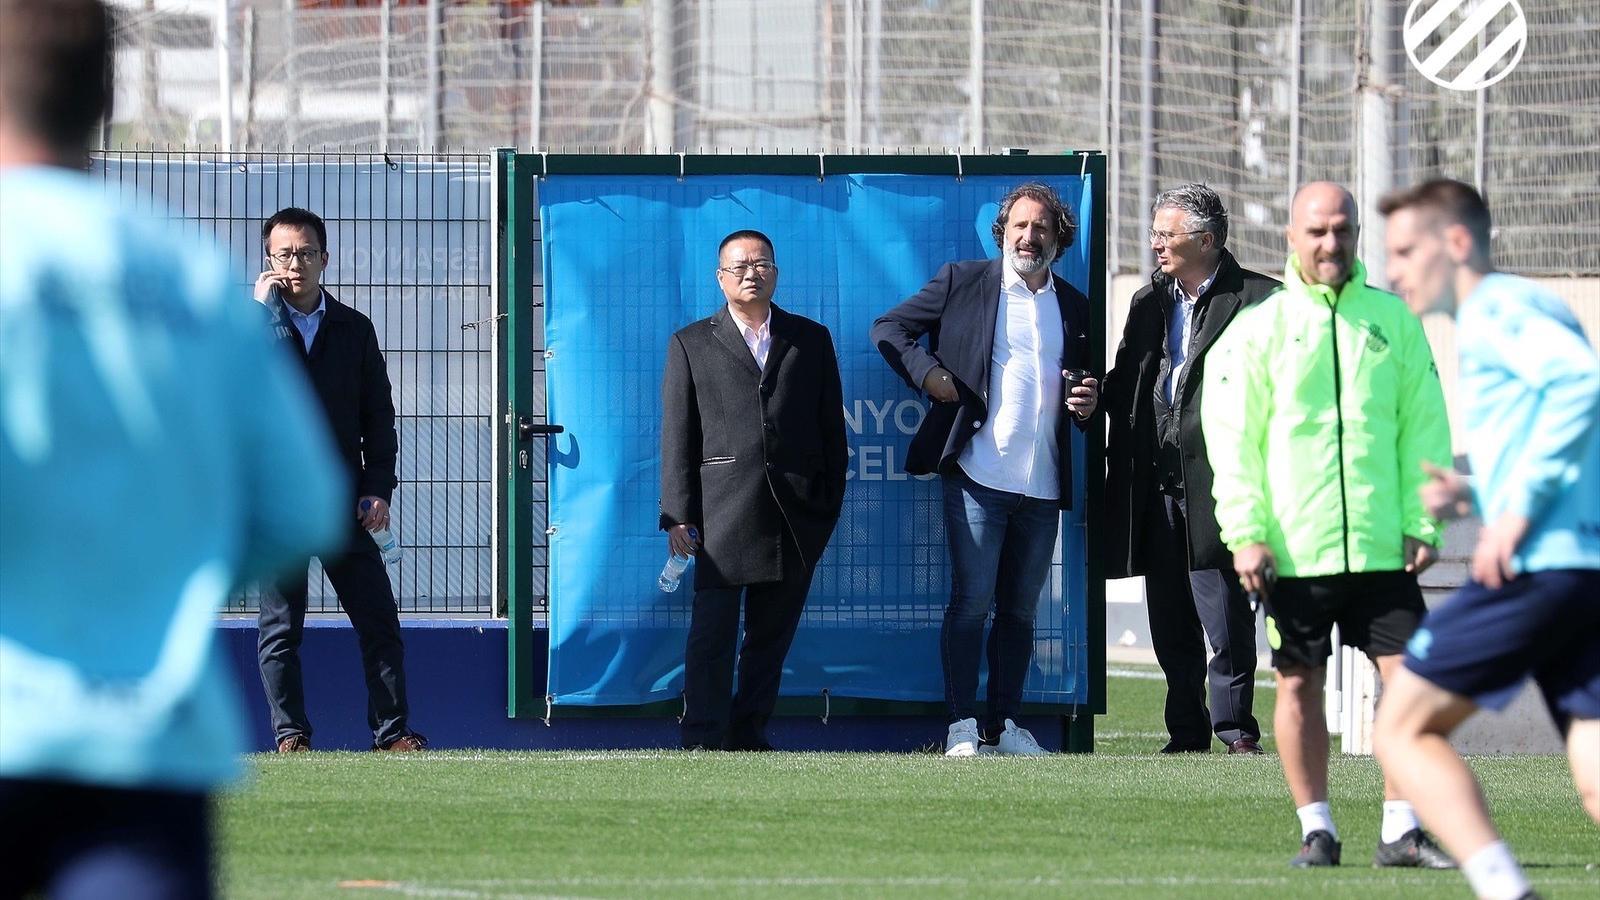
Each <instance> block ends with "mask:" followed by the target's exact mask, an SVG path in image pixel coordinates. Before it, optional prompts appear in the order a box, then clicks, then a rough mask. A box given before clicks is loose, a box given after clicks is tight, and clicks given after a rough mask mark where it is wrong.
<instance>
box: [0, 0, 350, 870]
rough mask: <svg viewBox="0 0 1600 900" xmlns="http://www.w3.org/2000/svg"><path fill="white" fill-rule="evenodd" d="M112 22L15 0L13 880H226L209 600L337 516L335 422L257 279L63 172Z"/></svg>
mask: <svg viewBox="0 0 1600 900" xmlns="http://www.w3.org/2000/svg"><path fill="white" fill-rule="evenodd" d="M109 24H110V17H109V15H108V14H107V12H106V9H105V8H104V7H103V6H102V5H101V4H100V3H99V2H98V0H0V560H3V562H0V709H3V710H4V712H3V713H0V809H4V810H5V812H4V815H0V846H3V847H4V848H5V850H6V856H7V861H6V863H5V864H4V865H3V866H0V896H4V897H12V896H19V895H28V894H31V893H34V892H42V893H44V894H47V895H50V896H53V897H111V896H115V897H118V898H143V897H151V898H154V897H162V898H167V897H208V896H211V895H212V894H213V893H214V892H215V887H214V884H213V878H212V872H211V828H210V817H211V813H210V801H209V799H208V794H209V793H210V792H211V791H212V790H214V789H215V788H216V787H217V786H218V785H219V784H222V783H224V782H226V781H228V780H229V779H231V778H232V777H234V775H235V774H236V772H237V769H238V762H237V759H236V757H237V754H238V752H239V750H240V749H241V748H242V744H243V724H242V720H241V715H240V709H239V707H238V699H239V698H238V693H237V689H236V686H235V685H234V684H233V683H232V679H231V678H230V677H229V676H228V672H227V670H226V667H225V666H224V665H223V662H222V659H221V657H220V655H219V654H218V652H217V650H216V647H215V642H214V640H213V634H214V631H215V625H216V619H215V617H216V610H217V608H218V607H219V605H220V604H221V603H222V602H223V601H224V600H226V598H227V596H228V593H229V591H230V589H232V588H233V587H234V586H235V585H237V584H239V583H241V582H242V581H243V580H245V579H248V578H251V577H256V576H269V575H274V574H277V569H278V567H279V566H281V565H282V564H283V563H287V562H292V561H294V560H296V559H300V558H303V557H304V556H305V555H306V554H307V553H310V552H315V551H317V550H320V549H322V548H324V547H326V546H328V545H330V544H331V543H333V542H335V541H337V540H339V539H341V538H342V537H343V534H344V531H343V529H344V518H345V516H344V515H342V513H343V512H344V509H343V506H344V500H343V497H344V485H343V484H342V483H341V481H342V476H341V475H340V474H339V468H338V464H337V462H336V460H335V458H334V456H333V449H332V444H331V441H330V440H329V438H328V435H327V433H326V429H325V426H324V425H323V424H322V422H321V420H320V418H319V417H318V415H317V413H316V407H315V405H314V403H313V402H312V399H311V397H310V395H309V388H308V386H307V385H306V383H305V378H304V376H303V375H302V374H301V373H300V372H299V371H297V370H296V368H295V365H294V363H293V361H292V360H291V359H290V358H289V357H288V356H286V355H285V354H284V353H283V351H282V350H281V349H279V348H276V347H273V346H272V345H271V344H270V343H269V342H268V340H267V338H266V336H265V335H264V334H263V333H262V330H261V326H260V315H261V314H260V310H259V309H257V308H256V307H255V305H254V304H250V303H241V302H239V299H238V287H237V284H239V283H240V281H241V280H240V279H234V278H232V277H230V272H229V269H228V266H227V264H226V262H225V261H224V259H223V257H222V256H221V254H220V253H219V252H218V251H216V250H214V249H210V248H206V247H201V246H197V245H196V244H195V243H194V242H193V241H192V240H191V239H188V238H185V237H184V236H183V235H182V234H181V233H180V232H179V230H178V229H177V228H176V227H173V226H171V225H168V224H166V223H162V222H157V221H150V220H145V219H143V218H141V217H136V216H135V215H133V214H132V213H131V212H130V211H128V210H127V209H125V208H123V207H122V206H121V205H120V204H119V203H118V202H117V201H116V200H114V199H113V198H111V197H109V196H108V195H107V191H106V188H105V185H104V184H103V183H102V182H101V181H99V180H97V179H91V178H88V177H86V176H85V175H83V174H81V173H79V172H74V171H71V170H72V169H74V168H81V167H82V164H83V161H84V158H85V155H84V137H85V136H86V135H87V134H88V133H89V132H90V131H91V130H92V129H93V128H94V127H95V126H96V125H97V124H98V123H99V122H100V121H101V118H102V116H103V115H104V114H105V112H106V107H107V105H108V104H109V102H110V98H111V49H112V48H111V38H110V29H109ZM286 466H290V467H292V469H293V472H294V478H293V484H294V489H293V490H285V487H284V474H283V473H284V470H285V467H286Z"/></svg>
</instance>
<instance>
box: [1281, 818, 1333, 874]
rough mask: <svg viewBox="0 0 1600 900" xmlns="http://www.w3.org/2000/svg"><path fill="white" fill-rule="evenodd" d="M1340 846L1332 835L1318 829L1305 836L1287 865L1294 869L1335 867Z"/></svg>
mask: <svg viewBox="0 0 1600 900" xmlns="http://www.w3.org/2000/svg"><path fill="white" fill-rule="evenodd" d="M1342 846H1343V845H1341V844H1340V843H1339V842H1338V841H1336V840H1334V838H1333V835H1331V834H1329V833H1328V832H1326V831H1323V830H1322V829H1320V828H1319V829H1317V830H1316V831H1313V832H1311V833H1310V834H1308V835H1306V839H1305V842H1304V843H1302V844H1301V845H1300V852H1299V853H1296V854H1295V857H1294V859H1291V860H1289V865H1291V866H1294V867H1295V868H1296V869H1310V868H1312V867H1316V866H1337V865H1338V864H1339V850H1340V848H1341V847H1342Z"/></svg>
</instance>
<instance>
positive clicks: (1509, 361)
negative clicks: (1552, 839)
mask: <svg viewBox="0 0 1600 900" xmlns="http://www.w3.org/2000/svg"><path fill="white" fill-rule="evenodd" d="M1379 209H1380V211H1381V212H1382V213H1383V214H1384V215H1385V216H1387V217H1388V219H1389V227H1388V233H1387V244H1388V249H1389V280H1390V282H1392V283H1393V285H1394V287H1395V290H1396V291H1398V292H1399V293H1400V294H1401V296H1403V297H1404V298H1405V300H1406V303H1407V304H1408V305H1409V306H1410V307H1411V310H1412V311H1413V312H1415V313H1416V314H1417V315H1419V316H1420V315H1423V314H1425V313H1429V312H1444V313H1449V314H1452V315H1455V316H1456V319H1457V331H1456V344H1457V347H1458V350H1459V353H1460V355H1461V381H1460V391H1461V397H1462V409H1463V410H1464V415H1465V422H1466V429H1467V441H1466V444H1467V447H1468V448H1470V449H1469V451H1468V458H1469V461H1470V462H1471V465H1472V472H1473V482H1469V481H1468V480H1467V479H1466V478H1464V477H1462V476H1461V475H1458V474H1456V473H1455V472H1447V471H1443V470H1441V469H1438V468H1434V467H1431V466H1429V467H1427V468H1428V471H1429V475H1430V480H1429V482H1428V483H1427V484H1426V485H1425V486H1424V487H1423V489H1422V497H1423V502H1424V503H1425V504H1426V505H1427V506H1428V507H1429V509H1430V510H1431V511H1432V512H1433V513H1434V514H1435V515H1439V516H1452V517H1455V516H1465V515H1468V514H1470V513H1471V512H1472V511H1474V509H1475V510H1476V511H1478V512H1479V513H1481V514H1482V516H1483V520H1484V523H1485V524H1484V527H1483V531H1482V532H1481V533H1480V535H1479V538H1478V546H1477V550H1476V551H1475V552H1474V554H1473V557H1472V580H1471V581H1470V582H1469V583H1468V584H1467V585H1466V586H1464V587H1463V588H1462V589H1461V590H1460V591H1458V592H1457V593H1456V594H1455V596H1453V597H1451V598H1450V600H1449V601H1448V602H1447V603H1445V604H1444V605H1443V606H1440V607H1438V608H1436V609H1434V610H1433V611H1431V612H1429V614H1428V616H1427V618H1426V619H1425V620H1424V621H1423V623H1422V627H1421V628H1419V629H1418V630H1417V633H1416V634H1415V635H1413V636H1412V638H1411V641H1410V643H1409V644H1407V646H1406V654H1405V660H1404V669H1403V670H1402V671H1401V672H1400V673H1399V674H1398V676H1397V677H1396V678H1394V680H1393V682H1392V683H1391V684H1389V685H1387V686H1386V689H1385V691H1384V696H1383V703H1381V704H1380V705H1379V706H1378V721H1377V733H1376V741H1377V754H1378V759H1379V761H1380V762H1382V763H1383V770H1384V774H1385V775H1386V776H1388V777H1389V778H1390V779H1391V780H1393V781H1394V782H1395V783H1396V784H1397V785H1398V786H1399V788H1400V790H1401V792H1402V793H1403V794H1404V795H1405V796H1406V797H1409V798H1411V799H1412V802H1413V803H1414V804H1415V806H1416V810H1417V815H1418V816H1419V817H1420V818H1421V819H1422V821H1423V822H1424V823H1425V824H1426V825H1427V826H1428V827H1429V828H1430V829H1432V830H1433V832H1434V833H1435V834H1437V835H1438V837H1439V840H1440V841H1441V842H1442V843H1443V844H1444V846H1445V848H1446V849H1448V850H1449V851H1450V852H1451V853H1452V854H1454V855H1455V857H1456V858H1457V859H1459V860H1461V868H1462V870H1463V872H1464V873H1465V874H1466V876H1467V880H1468V881H1469V882H1470V883H1471V885H1472V889H1473V890H1474V891H1475V892H1476V893H1477V895H1478V896H1479V897H1484V898H1508V900H1509V898H1515V897H1527V896H1532V890H1531V888H1530V887H1529V884H1528V880H1527V878H1526V876H1525V875H1524V874H1523V872H1522V869H1521V867H1520V866H1518V865H1517V861H1516V859H1515V858H1514V857H1513V856H1512V855H1511V851H1510V849H1509V848H1507V847H1506V844H1505V842H1504V841H1502V840H1501V839H1500V835H1499V833H1498V832H1497V831H1496V830H1495V827H1494V824H1493V823H1492V822H1491V821H1490V820H1489V810H1488V807H1487V806H1486V805H1485V803H1484V799H1483V794H1482V793H1481V792H1480V791H1479V788H1478V783H1477V781H1476V780H1475V779H1474V778H1473V775H1472V771H1471V770H1470V769H1468V768H1467V765H1466V763H1464V762H1462V760H1461V757H1460V756H1458V755H1457V754H1456V752H1455V750H1454V749H1452V748H1451V746H1450V743H1449V741H1448V737H1449V735H1450V733H1451V732H1452V731H1454V730H1455V729H1456V726H1458V725H1460V724H1461V723H1462V722H1463V721H1465V720H1466V718H1467V717H1468V716H1470V715H1472V713H1473V712H1475V711H1476V710H1477V709H1478V707H1480V706H1485V707H1488V708H1490V709H1502V708H1504V707H1505V705H1506V704H1507V703H1509V702H1510V701H1511V700H1512V698H1513V697H1515V696H1516V694H1517V692H1518V691H1519V690H1520V688H1521V687H1522V683H1523V681H1524V680H1525V679H1526V678H1527V677H1528V676H1530V675H1532V676H1533V678H1534V680H1535V681H1536V682H1537V683H1538V685H1539V687H1540V689H1541V691H1542V692H1543V693H1544V699H1545V703H1546V704H1547V705H1548V706H1549V708H1550V712H1551V713H1552V714H1553V715H1554V716H1555V719H1556V723H1557V725H1558V726H1559V727H1560V728H1561V730H1562V732H1563V733H1564V734H1565V736H1566V741H1567V754H1568V757H1569V759H1570V760H1571V763H1572V776H1573V780H1574V781H1575V782H1576V783H1577V787H1578V793H1579V794H1580V795H1581V796H1582V797H1583V805H1584V808H1585V809H1586V810H1588V812H1589V815H1590V816H1591V817H1593V818H1594V819H1595V820H1596V821H1597V822H1600V361H1597V360H1596V357H1595V352H1594V350H1593V348H1592V347H1591V346H1590V344H1589V342H1588V340H1586V339H1585V337H1584V334H1583V329H1582V327H1581V326H1580V325H1579V324H1578V320H1577V318H1576V317H1575V316H1574V315H1573V314H1572V311H1571V310H1569V309H1568V308H1567V306H1566V304H1565V303H1563V302H1562V301H1561V300H1560V299H1559V298H1558V297H1556V296H1555V295H1554V294H1551V293H1550V292H1548V291H1546V290H1544V289H1543V288H1541V287H1540V286H1539V285H1537V284H1535V283H1534V282H1532V281H1528V280H1527V279H1524V278H1517V277H1515V276H1511V275H1506V274H1504V273H1502V272H1496V271H1495V269H1494V265H1493V263H1492V262H1491V260H1490V254H1489V208H1488V207H1487V206H1486V205H1485V204H1484V202H1483V198H1482V197H1480V196H1479V195H1478V192H1477V191H1475V190H1473V189H1472V188H1471V187H1469V186H1467V185H1465V184H1462V183H1461V182H1458V181H1449V180H1445V179H1440V180H1436V181H1430V182H1428V183H1426V184H1423V185H1419V186H1417V187H1414V188H1411V189H1409V190H1405V191H1400V192H1397V193H1394V194H1391V195H1389V196H1388V197H1385V198H1384V199H1383V202H1382V203H1381V204H1380V207H1379Z"/></svg>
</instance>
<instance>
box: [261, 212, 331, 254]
mask: <svg viewBox="0 0 1600 900" xmlns="http://www.w3.org/2000/svg"><path fill="white" fill-rule="evenodd" d="M279 225H288V226H290V227H291V228H309V229H311V230H312V231H315V232H316V233H317V243H318V244H319V245H321V247H322V252H324V253H326V252H328V226H327V225H324V224H323V223H322V217H321V216H319V215H317V214H316V213H314V212H312V211H311V210H309V209H301V208H300V207H298V206H285V207H284V208H283V209H280V210H278V211H277V212H275V213H273V214H272V218H270V219H268V220H267V221H265V222H263V223H261V243H263V244H265V243H266V242H267V239H268V238H270V237H272V229H274V228H277V227H278V226H279Z"/></svg>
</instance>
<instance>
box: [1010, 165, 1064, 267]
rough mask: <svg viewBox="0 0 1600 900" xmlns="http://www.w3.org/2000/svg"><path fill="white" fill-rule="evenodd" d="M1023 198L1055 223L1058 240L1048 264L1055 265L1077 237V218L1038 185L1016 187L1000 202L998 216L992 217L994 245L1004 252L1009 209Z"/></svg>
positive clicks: (1049, 189)
mask: <svg viewBox="0 0 1600 900" xmlns="http://www.w3.org/2000/svg"><path fill="white" fill-rule="evenodd" d="M1024 197H1026V198H1028V199H1029V200H1032V201H1033V202H1035V203H1038V204H1039V205H1041V206H1043V207H1044V209H1045V212H1046V213H1048V214H1049V216H1050V220H1051V221H1052V222H1054V223H1055V226H1056V237H1058V238H1060V239H1061V240H1060V241H1058V242H1057V243H1056V255H1055V256H1054V257H1053V258H1052V259H1051V260H1050V261H1051V262H1055V261H1056V260H1058V259H1060V258H1061V254H1063V253H1065V252H1067V248H1068V247H1071V246H1072V242H1073V240H1075V239H1076V238H1077V237H1078V218H1077V217H1076V216H1074V215H1073V214H1072V209H1071V207H1069V206H1067V205H1066V204H1065V203H1062V202H1061V198H1060V197H1059V196H1057V195H1056V192H1055V189H1054V188H1052V187H1050V185H1048V184H1045V183H1043V182H1040V181H1030V182H1028V183H1027V184H1019V185H1017V186H1016V187H1014V188H1012V189H1011V192H1010V193H1008V194H1006V196H1005V199H1004V200H1001V201H1000V214H999V215H997V216H995V217H994V229H993V230H994V245H995V246H996V247H999V248H1000V249H1001V250H1004V249H1005V246H1006V220H1007V219H1009V218H1011V207H1013V206H1015V205H1016V203H1017V201H1018V200H1021V199H1022V198H1024Z"/></svg>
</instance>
